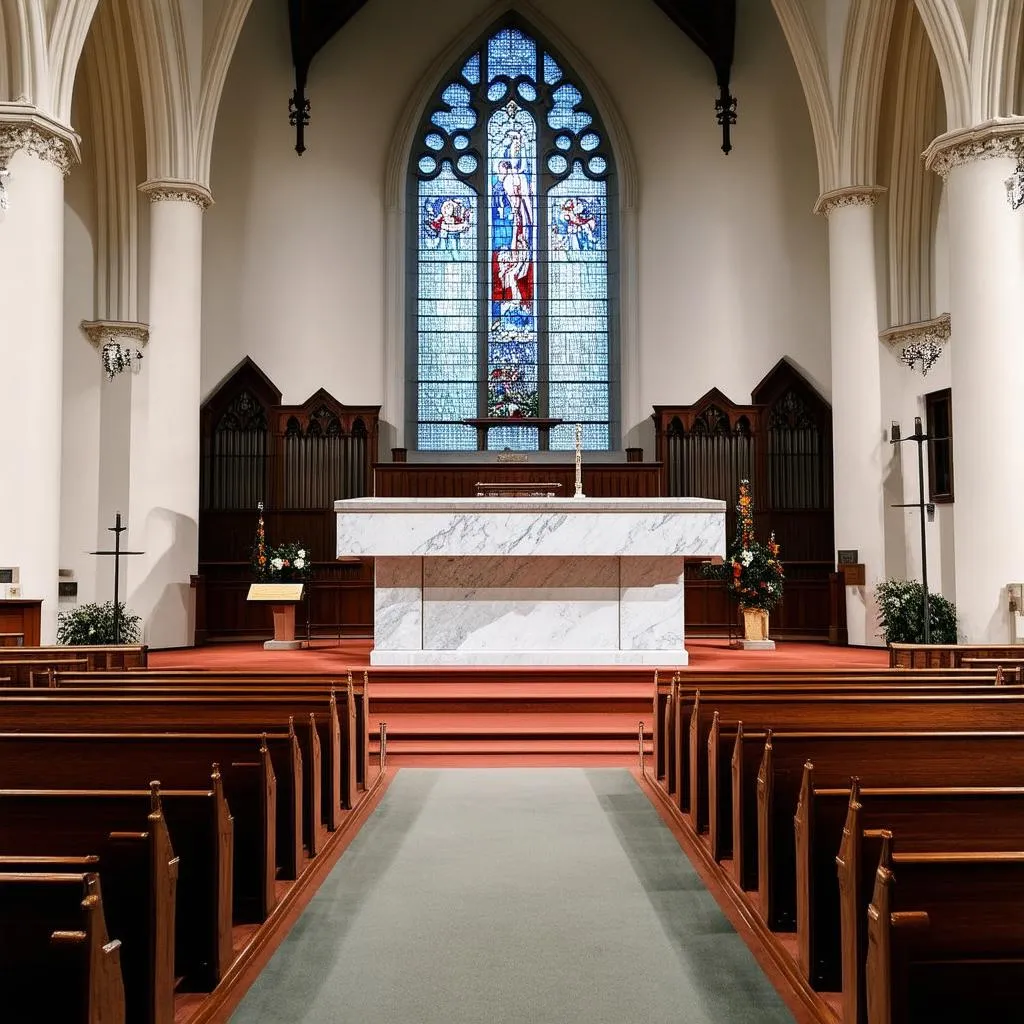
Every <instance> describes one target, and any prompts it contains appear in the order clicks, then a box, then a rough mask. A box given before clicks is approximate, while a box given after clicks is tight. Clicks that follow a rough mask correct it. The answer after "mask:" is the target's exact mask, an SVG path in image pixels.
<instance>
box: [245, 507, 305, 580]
mask: <svg viewBox="0 0 1024 1024" xmlns="http://www.w3.org/2000/svg"><path fill="white" fill-rule="evenodd" d="M256 507H257V509H259V519H258V520H257V522H256V536H255V537H254V538H253V542H252V555H251V556H250V563H251V565H252V575H253V579H255V580H256V581H257V582H258V583H298V582H301V581H302V580H305V579H308V578H309V577H310V575H312V572H313V556H312V554H311V553H310V551H309V549H308V548H307V547H306V545H305V544H303V543H302V542H301V541H297V540H293V541H289V542H288V543H287V544H279V545H278V546H277V547H270V546H269V545H268V544H267V531H266V525H265V524H264V522H263V502H262V501H261V502H258V503H257V505H256Z"/></svg>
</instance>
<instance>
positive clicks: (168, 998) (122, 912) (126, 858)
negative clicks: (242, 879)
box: [0, 792, 178, 1024]
mask: <svg viewBox="0 0 1024 1024" xmlns="http://www.w3.org/2000/svg"><path fill="white" fill-rule="evenodd" d="M136 824H137V826H138V827H139V830H138V831H132V832H113V833H111V834H110V835H108V836H106V837H103V836H97V837H96V844H97V845H96V849H97V851H102V852H99V853H97V854H84V855H77V856H46V855H34V856H33V855H20V856H19V855H10V854H5V855H3V856H0V871H7V872H24V873H28V872H40V871H42V872H48V871H49V872H53V871H92V872H96V873H97V874H98V875H99V878H100V884H101V885H102V887H103V894H104V908H105V916H106V921H107V926H108V930H109V932H110V934H111V935H112V936H113V937H114V938H116V939H117V940H118V941H119V942H120V943H121V972H122V976H123V981H124V999H125V1010H126V1015H127V1019H128V1020H129V1021H140V1022H144V1024H173V1022H174V986H175V975H174V916H175V889H176V886H177V877H178V859H177V857H176V856H175V854H174V851H173V849H172V847H171V840H170V835H169V833H168V831H167V825H166V823H165V821H164V818H163V811H162V809H161V807H160V797H159V793H158V792H153V793H152V799H151V808H150V812H149V814H148V815H147V816H146V817H145V818H143V819H141V820H139V821H138V822H137V823H136Z"/></svg>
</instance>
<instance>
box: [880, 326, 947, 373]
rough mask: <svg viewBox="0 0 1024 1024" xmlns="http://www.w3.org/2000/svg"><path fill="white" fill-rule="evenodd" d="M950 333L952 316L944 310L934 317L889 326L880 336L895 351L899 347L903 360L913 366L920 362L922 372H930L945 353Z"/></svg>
mask: <svg viewBox="0 0 1024 1024" xmlns="http://www.w3.org/2000/svg"><path fill="white" fill-rule="evenodd" d="M949 335H950V317H949V314H948V313H941V314H939V316H936V317H932V319H931V320H920V321H918V322H917V323H913V324H900V325H898V326H896V327H889V328H888V329H886V330H884V331H882V332H881V333H880V334H879V335H878V340H879V341H881V342H882V343H883V344H885V345H888V346H889V348H891V349H892V350H893V351H895V350H896V349H899V350H900V351H899V359H900V362H902V363H904V364H905V365H907V366H909V367H910V369H911V370H913V369H914V367H915V366H916V365H917V364H918V363H920V364H921V375H922V376H925V377H926V376H927V375H928V371H929V370H930V369H931V368H932V366H933V365H934V364H935V360H936V359H938V358H939V356H940V355H942V348H943V346H944V345H945V343H946V342H947V341H949Z"/></svg>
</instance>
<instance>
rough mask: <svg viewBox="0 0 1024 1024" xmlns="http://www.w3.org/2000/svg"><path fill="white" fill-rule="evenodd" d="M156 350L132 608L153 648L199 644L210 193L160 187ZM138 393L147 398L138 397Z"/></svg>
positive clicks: (134, 532) (147, 383)
mask: <svg viewBox="0 0 1024 1024" xmlns="http://www.w3.org/2000/svg"><path fill="white" fill-rule="evenodd" d="M141 189H142V191H144V192H146V193H147V194H148V195H149V198H150V199H151V200H152V202H151V204H150V220H149V238H150V255H149V345H148V346H147V349H146V358H145V361H144V363H143V366H142V372H141V374H140V377H139V381H138V383H139V384H140V385H141V386H140V387H138V388H133V393H132V494H131V503H130V509H129V521H128V524H127V525H128V528H129V533H128V534H127V536H128V538H129V543H130V545H131V547H132V548H133V549H141V550H143V551H144V552H145V554H144V555H141V556H135V557H133V558H130V559H129V562H128V604H129V606H130V609H131V610H132V611H133V612H135V613H136V614H138V615H141V616H142V619H143V623H144V630H145V638H146V642H147V643H148V644H150V646H153V647H182V646H187V645H190V644H191V643H192V641H193V630H194V612H193V607H192V594H191V589H190V585H189V582H190V581H189V577H190V576H191V575H192V574H193V573H195V572H196V569H197V566H198V557H199V398H200V394H199V374H200V338H201V323H202V308H201V307H202V259H203V211H204V210H205V209H206V207H207V206H208V205H209V203H210V201H211V200H210V193H209V191H208V190H207V189H205V188H203V187H202V186H200V185H197V184H195V183H192V182H180V181H173V182H172V181H150V182H147V183H146V184H145V185H143V186H141ZM136 392H138V394H136Z"/></svg>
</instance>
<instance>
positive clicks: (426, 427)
mask: <svg viewBox="0 0 1024 1024" xmlns="http://www.w3.org/2000/svg"><path fill="white" fill-rule="evenodd" d="M616 198H617V196H616V189H615V168H614V162H613V159H612V154H611V148H610V146H609V144H608V137H607V133H606V132H605V130H604V128H603V126H602V125H601V124H600V123H599V121H598V119H597V117H596V114H595V111H594V107H593V104H591V103H590V102H589V101H588V100H587V98H586V97H585V96H584V95H583V93H582V92H581V90H580V88H579V87H578V84H577V83H574V82H573V81H572V75H571V73H570V71H569V69H568V68H567V67H566V65H565V63H564V62H563V61H562V60H561V59H560V58H559V57H558V56H557V55H556V54H555V53H553V52H552V50H551V48H550V47H547V46H545V45H544V44H543V43H542V42H540V41H539V40H538V39H536V38H535V36H534V35H533V34H531V33H529V32H527V31H526V30H524V29H521V28H517V27H512V26H507V25H506V27H502V28H498V29H496V30H495V31H494V32H493V33H492V34H491V35H489V37H488V38H487V39H486V40H485V41H484V42H483V43H482V44H481V45H479V46H478V47H476V48H475V49H474V51H473V52H472V53H470V54H469V55H467V56H466V57H464V58H463V60H461V61H460V62H459V64H458V65H457V66H456V67H455V68H453V69H452V71H451V72H450V73H449V75H448V76H447V77H446V79H445V80H444V82H442V84H441V86H440V88H439V89H438V91H437V93H436V94H435V96H434V99H433V101H432V102H431V103H430V105H429V106H428V108H427V111H426V116H425V118H424V121H423V124H422V125H421V128H420V131H419V132H418V133H417V136H416V142H415V144H414V147H413V151H412V154H411V160H410V166H409V203H408V206H409V209H410V221H409V231H410V243H411V250H412V251H411V253H410V256H411V259H412V261H413V264H414V267H415V269H414V270H413V272H412V273H410V275H409V289H410V291H409V299H408V303H409V315H408V324H409V349H408V365H409V367H410V369H411V372H410V373H409V374H408V379H409V382H410V391H409V395H408V401H407V406H406V407H407V410H408V428H409V437H410V438H415V443H414V444H413V443H410V447H416V448H419V449H421V450H432V451H447V450H467V449H474V448H476V447H477V432H476V430H475V429H474V428H473V427H471V426H467V425H466V424H465V423H464V422H463V421H464V420H466V419H472V418H488V417H496V418H502V419H504V418H507V419H508V420H509V425H508V426H505V425H504V424H502V425H499V426H496V427H491V429H490V430H489V432H488V447H489V448H491V449H504V448H512V449H520V450H536V449H537V448H539V447H541V446H543V443H544V441H543V438H544V431H542V430H539V429H538V427H537V426H531V425H528V424H518V425H517V423H516V421H517V420H519V419H524V418H525V419H531V418H542V419H546V418H552V419H560V420H562V421H563V423H562V425H556V426H552V427H551V429H550V435H549V446H550V448H552V449H563V450H564V449H570V448H572V447H573V446H574V445H575V432H576V428H575V425H576V424H577V423H582V424H583V445H584V447H585V448H588V449H592V450H595V449H596V450H602V449H608V448H611V447H613V446H617V445H616V444H615V442H616V441H617V428H618V423H617V420H618V359H617V354H616V350H615V347H616V346H615V343H616V339H617V330H616V321H617V308H618V296H617V284H616V282H617V264H616V228H617V224H616Z"/></svg>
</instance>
